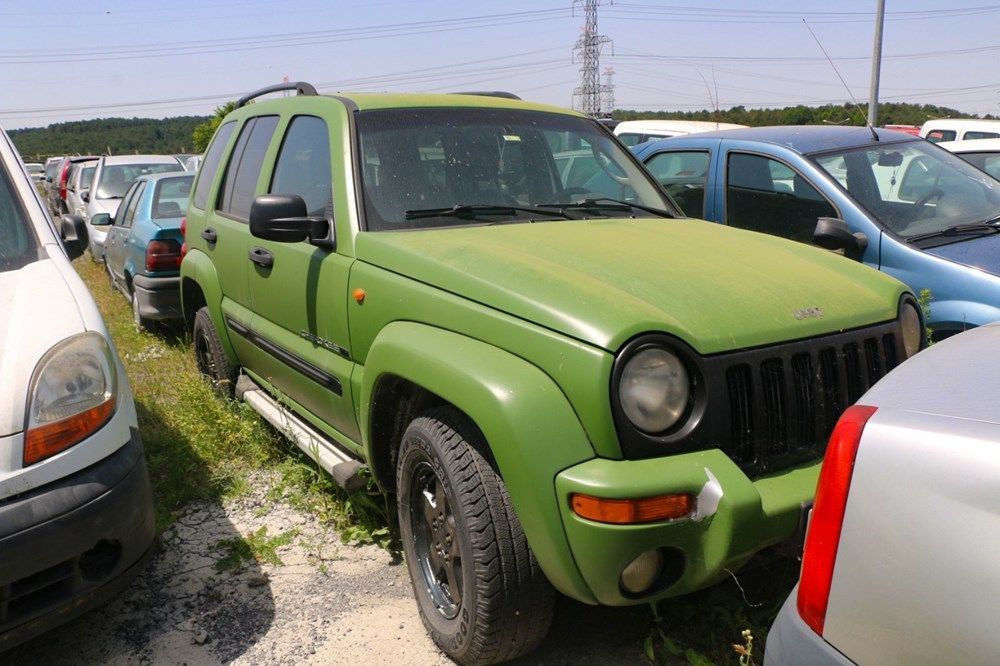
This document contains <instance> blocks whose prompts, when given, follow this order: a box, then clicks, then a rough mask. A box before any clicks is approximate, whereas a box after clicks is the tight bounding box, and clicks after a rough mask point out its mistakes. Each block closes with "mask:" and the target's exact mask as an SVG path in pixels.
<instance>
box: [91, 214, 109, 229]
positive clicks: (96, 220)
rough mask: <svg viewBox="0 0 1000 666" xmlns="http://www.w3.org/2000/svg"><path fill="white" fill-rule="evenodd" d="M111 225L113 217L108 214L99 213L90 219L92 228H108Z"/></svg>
mask: <svg viewBox="0 0 1000 666" xmlns="http://www.w3.org/2000/svg"><path fill="white" fill-rule="evenodd" d="M110 224H111V215H109V214H108V213H97V214H96V215H94V216H93V217H91V218H90V226H92V227H107V226H109V225H110Z"/></svg>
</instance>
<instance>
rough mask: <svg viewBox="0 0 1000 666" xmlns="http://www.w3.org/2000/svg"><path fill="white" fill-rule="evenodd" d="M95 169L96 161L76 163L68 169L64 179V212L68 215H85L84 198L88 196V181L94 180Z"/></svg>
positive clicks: (85, 203) (85, 202)
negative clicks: (67, 175)
mask: <svg viewBox="0 0 1000 666" xmlns="http://www.w3.org/2000/svg"><path fill="white" fill-rule="evenodd" d="M96 167H97V160H91V161H89V162H77V163H76V164H74V165H73V166H71V167H70V169H69V177H68V178H67V179H66V210H67V211H68V213H69V214H70V215H80V216H83V215H85V214H86V212H87V201H86V199H85V198H84V197H86V196H89V192H90V181H91V180H93V178H94V169H95V168H96Z"/></svg>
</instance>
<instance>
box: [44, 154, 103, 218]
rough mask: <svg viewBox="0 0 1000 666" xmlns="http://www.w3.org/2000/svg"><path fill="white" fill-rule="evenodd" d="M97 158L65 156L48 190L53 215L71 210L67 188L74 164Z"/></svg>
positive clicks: (63, 213)
mask: <svg viewBox="0 0 1000 666" xmlns="http://www.w3.org/2000/svg"><path fill="white" fill-rule="evenodd" d="M96 159H97V158H96V157H79V156H77V157H64V158H63V160H62V162H60V163H59V165H58V166H57V167H56V171H55V176H54V178H53V179H52V186H51V187H50V188H49V189H48V191H47V196H48V200H49V209H50V210H51V211H52V214H53V215H56V216H60V215H65V214H66V213H68V212H69V208H68V207H67V205H66V188H67V186H68V185H69V176H70V172H71V171H72V169H73V166H74V165H76V164H80V163H81V162H91V161H93V160H96Z"/></svg>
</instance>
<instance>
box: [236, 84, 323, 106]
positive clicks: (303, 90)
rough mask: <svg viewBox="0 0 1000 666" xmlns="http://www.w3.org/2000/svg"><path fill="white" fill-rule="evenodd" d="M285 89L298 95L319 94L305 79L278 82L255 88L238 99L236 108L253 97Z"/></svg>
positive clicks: (244, 104)
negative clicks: (292, 81)
mask: <svg viewBox="0 0 1000 666" xmlns="http://www.w3.org/2000/svg"><path fill="white" fill-rule="evenodd" d="M283 90H294V91H295V92H296V94H298V95H318V94H319V93H317V92H316V88H314V87H313V85H312V84H311V83H306V82H305V81H295V82H294V83H291V82H290V83H276V84H274V85H273V86H266V87H264V88H261V89H260V90H254V91H253V92H252V93H249V94H246V95H244V96H243V97H240V98H239V99H238V100H236V108H237V109H238V108H240V107H242V106H246V104H247V102H249V101H250V100H252V99H256V98H257V97H260V96H261V95H267V94H268V93H273V92H281V91H283Z"/></svg>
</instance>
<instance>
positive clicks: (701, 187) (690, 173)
mask: <svg viewBox="0 0 1000 666" xmlns="http://www.w3.org/2000/svg"><path fill="white" fill-rule="evenodd" d="M711 159H712V158H711V155H709V154H708V153H707V152H704V151H680V150H678V151H671V152H666V153H657V154H656V155H654V156H653V157H652V159H650V160H649V161H648V162H646V167H647V168H648V169H649V171H650V172H651V173H652V174H653V176H654V177H655V178H656V180H657V181H659V183H660V184H661V185H663V187H664V188H666V190H667V193H668V194H670V196H671V197H672V198H673V200H674V201H675V202H676V203H677V205H678V206H680V208H681V210H682V211H684V214H685V215H687V216H688V217H704V215H705V186H706V184H707V182H708V165H709V162H711Z"/></svg>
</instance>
